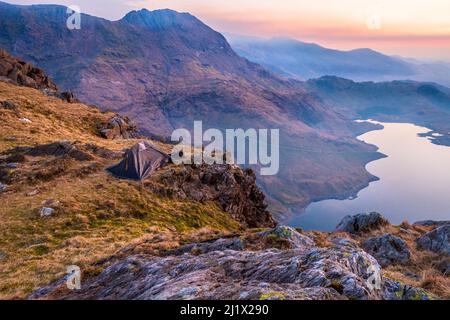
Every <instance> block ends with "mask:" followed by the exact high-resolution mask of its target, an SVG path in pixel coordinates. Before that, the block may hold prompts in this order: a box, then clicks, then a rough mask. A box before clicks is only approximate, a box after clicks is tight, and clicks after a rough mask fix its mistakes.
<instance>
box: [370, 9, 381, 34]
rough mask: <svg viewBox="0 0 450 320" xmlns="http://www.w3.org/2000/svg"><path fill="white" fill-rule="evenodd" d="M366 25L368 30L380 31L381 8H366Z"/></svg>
mask: <svg viewBox="0 0 450 320" xmlns="http://www.w3.org/2000/svg"><path fill="white" fill-rule="evenodd" d="M366 25H367V28H368V29H369V30H380V29H381V26H382V25H381V8H380V7H378V6H374V5H372V6H370V7H368V8H367V20H366Z"/></svg>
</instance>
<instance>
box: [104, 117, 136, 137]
mask: <svg viewBox="0 0 450 320" xmlns="http://www.w3.org/2000/svg"><path fill="white" fill-rule="evenodd" d="M137 131H138V129H137V127H136V125H135V124H134V123H133V122H131V120H130V119H129V118H128V117H122V116H119V115H116V116H115V117H113V118H111V119H110V120H109V121H108V123H107V124H106V125H104V126H102V127H101V128H100V133H101V135H102V136H103V137H104V138H106V139H110V140H114V139H130V138H136V137H137Z"/></svg>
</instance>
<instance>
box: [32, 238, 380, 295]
mask: <svg viewBox="0 0 450 320" xmlns="http://www.w3.org/2000/svg"><path fill="white" fill-rule="evenodd" d="M370 267H373V269H372V268H370ZM373 270H375V272H376V271H379V270H380V266H379V265H378V263H377V262H376V260H375V259H374V258H372V257H371V256H370V255H368V254H367V253H365V252H364V251H362V250H360V249H352V248H347V247H334V248H327V249H322V248H311V249H309V250H300V249H291V250H276V249H268V250H262V251H236V250H230V249H227V248H226V247H224V248H220V247H218V246H217V247H216V250H215V251H212V252H207V253H204V254H196V255H195V254H192V253H185V254H183V255H174V256H167V257H163V258H160V257H151V256H131V257H128V258H126V259H125V260H123V261H119V262H117V263H115V264H113V265H112V266H110V267H108V268H107V269H105V270H104V271H103V272H102V273H101V274H100V275H99V276H98V277H96V278H94V279H92V280H91V281H89V283H86V284H85V285H84V286H83V289H82V290H81V291H79V292H76V293H75V292H74V293H67V294H63V296H62V297H60V298H76V299H78V298H81V299H261V298H262V299H265V298H278V299H282V298H284V299H347V298H351V299H368V298H382V291H381V289H375V288H373V287H372V286H370V284H369V282H368V279H369V278H370V277H372V276H373V272H374V271H373ZM59 286H60V285H59ZM58 289H61V288H60V287H58V284H55V285H54V286H53V287H50V288H44V289H42V290H41V291H38V292H36V293H35V294H34V295H33V296H32V297H31V298H42V297H43V296H42V292H43V293H45V294H44V296H47V297H51V295H52V293H55V292H56V291H57V290H58Z"/></svg>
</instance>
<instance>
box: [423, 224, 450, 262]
mask: <svg viewBox="0 0 450 320" xmlns="http://www.w3.org/2000/svg"><path fill="white" fill-rule="evenodd" d="M449 238H450V224H444V225H443V226H441V227H439V228H436V229H434V230H432V231H430V232H428V233H426V234H425V235H423V236H422V237H420V238H418V239H417V240H416V242H417V246H418V248H419V249H422V250H429V251H433V252H436V253H440V254H445V255H450V239H449Z"/></svg>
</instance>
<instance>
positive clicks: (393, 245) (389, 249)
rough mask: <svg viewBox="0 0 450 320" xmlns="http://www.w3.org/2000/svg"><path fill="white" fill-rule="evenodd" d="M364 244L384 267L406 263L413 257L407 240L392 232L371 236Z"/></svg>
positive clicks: (365, 248)
mask: <svg viewBox="0 0 450 320" xmlns="http://www.w3.org/2000/svg"><path fill="white" fill-rule="evenodd" d="M362 246H363V248H364V250H365V251H366V252H367V253H369V254H371V255H372V256H373V257H374V258H375V259H377V261H378V262H379V263H380V265H381V266H382V267H387V266H390V265H394V264H404V263H406V262H408V261H409V259H410V257H411V253H410V251H409V248H408V245H407V244H406V242H405V241H404V240H403V239H401V238H399V237H396V236H393V235H392V234H385V235H383V236H380V237H375V238H370V239H368V240H366V241H365V242H364V243H363V245H362Z"/></svg>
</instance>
